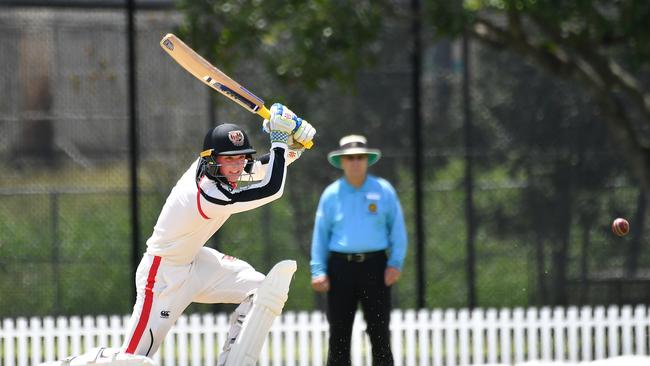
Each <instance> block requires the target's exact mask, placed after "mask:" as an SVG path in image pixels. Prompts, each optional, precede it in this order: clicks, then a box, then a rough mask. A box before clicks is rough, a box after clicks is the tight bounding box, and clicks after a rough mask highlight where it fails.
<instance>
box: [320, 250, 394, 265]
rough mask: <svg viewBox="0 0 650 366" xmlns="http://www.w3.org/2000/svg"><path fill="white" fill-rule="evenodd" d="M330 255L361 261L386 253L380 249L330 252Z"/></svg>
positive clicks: (351, 260)
mask: <svg viewBox="0 0 650 366" xmlns="http://www.w3.org/2000/svg"><path fill="white" fill-rule="evenodd" d="M330 255H331V256H333V257H336V258H341V259H345V260H346V261H348V262H356V263H361V262H365V261H367V260H368V259H370V258H374V257H378V256H380V255H386V251H385V250H378V251H376V252H366V253H339V252H330Z"/></svg>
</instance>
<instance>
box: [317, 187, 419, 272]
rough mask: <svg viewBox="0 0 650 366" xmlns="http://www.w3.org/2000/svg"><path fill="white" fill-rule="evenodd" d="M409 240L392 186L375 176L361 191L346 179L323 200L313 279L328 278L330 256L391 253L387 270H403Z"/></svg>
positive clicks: (327, 191) (319, 208) (319, 212)
mask: <svg viewBox="0 0 650 366" xmlns="http://www.w3.org/2000/svg"><path fill="white" fill-rule="evenodd" d="M406 247H407V237H406V227H405V225H404V215H403V213H402V206H401V205H400V202H399V198H398V197H397V193H396V192H395V189H394V188H393V186H392V185H391V184H390V183H389V182H388V181H387V180H385V179H382V178H378V177H375V176H372V175H368V176H366V180H365V181H364V182H363V185H361V187H359V188H355V187H353V186H352V185H350V184H349V183H348V182H347V181H346V180H345V178H340V179H338V180H337V181H335V182H334V183H332V184H330V185H329V186H328V187H327V188H325V191H323V194H322V195H321V197H320V202H319V203H318V210H317V211H316V219H315V221H314V232H313V236H312V242H311V263H310V264H311V275H312V277H318V276H322V275H325V274H327V258H328V256H329V252H341V253H365V252H374V251H378V250H383V249H387V250H388V266H390V267H395V268H397V269H399V270H400V271H401V270H402V265H403V264H404V257H405V256H406Z"/></svg>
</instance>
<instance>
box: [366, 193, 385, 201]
mask: <svg viewBox="0 0 650 366" xmlns="http://www.w3.org/2000/svg"><path fill="white" fill-rule="evenodd" d="M380 198H381V195H380V194H379V193H377V192H368V193H366V199H367V200H370V201H379V199H380Z"/></svg>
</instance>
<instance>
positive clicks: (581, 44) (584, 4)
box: [427, 0, 650, 192]
mask: <svg viewBox="0 0 650 366" xmlns="http://www.w3.org/2000/svg"><path fill="white" fill-rule="evenodd" d="M427 5H428V8H427V10H428V14H429V15H428V16H429V19H430V20H431V21H432V24H433V26H434V27H435V29H436V33H437V34H440V35H451V36H458V35H460V34H462V33H463V32H464V31H465V30H466V31H467V32H468V33H469V35H470V36H471V37H473V38H474V39H476V40H477V41H478V42H481V43H483V44H487V45H490V46H492V47H494V48H497V49H504V50H509V51H512V52H515V53H517V54H519V55H521V56H522V57H526V58H528V59H530V60H532V61H533V62H534V63H535V64H537V65H539V66H540V67H543V68H544V69H545V70H547V71H548V72H550V73H552V74H554V75H557V76H559V77H561V78H563V79H565V80H567V81H575V82H576V83H580V85H582V87H583V90H584V91H585V92H586V93H590V94H592V95H593V96H595V98H596V99H597V100H598V101H599V105H600V108H601V109H602V112H603V113H604V114H605V115H606V116H607V117H608V118H607V119H606V121H607V122H608V127H609V132H610V135H611V137H612V138H613V142H614V143H616V144H619V145H620V146H621V148H622V150H623V152H624V154H625V156H626V157H627V160H628V162H629V166H630V167H631V171H632V172H634V174H635V175H636V178H637V179H638V180H639V183H640V186H641V187H643V189H644V191H646V192H647V191H648V189H650V93H649V92H648V86H647V81H646V82H644V78H645V79H646V80H647V77H648V71H650V57H649V56H650V42H649V41H650V3H648V2H647V1H644V0H626V1H614V0H603V1H579V0H573V1H538V0H468V1H464V2H463V6H458V2H455V1H444V0H435V1H428V2H427Z"/></svg>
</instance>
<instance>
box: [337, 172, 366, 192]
mask: <svg viewBox="0 0 650 366" xmlns="http://www.w3.org/2000/svg"><path fill="white" fill-rule="evenodd" d="M340 180H341V185H342V186H343V187H344V189H345V190H346V191H351V192H364V191H367V190H368V184H369V183H368V182H369V181H370V174H366V179H365V180H364V181H363V184H362V185H361V186H360V187H359V188H356V187H354V186H352V185H351V184H350V183H348V180H347V179H345V177H341V178H340Z"/></svg>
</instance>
